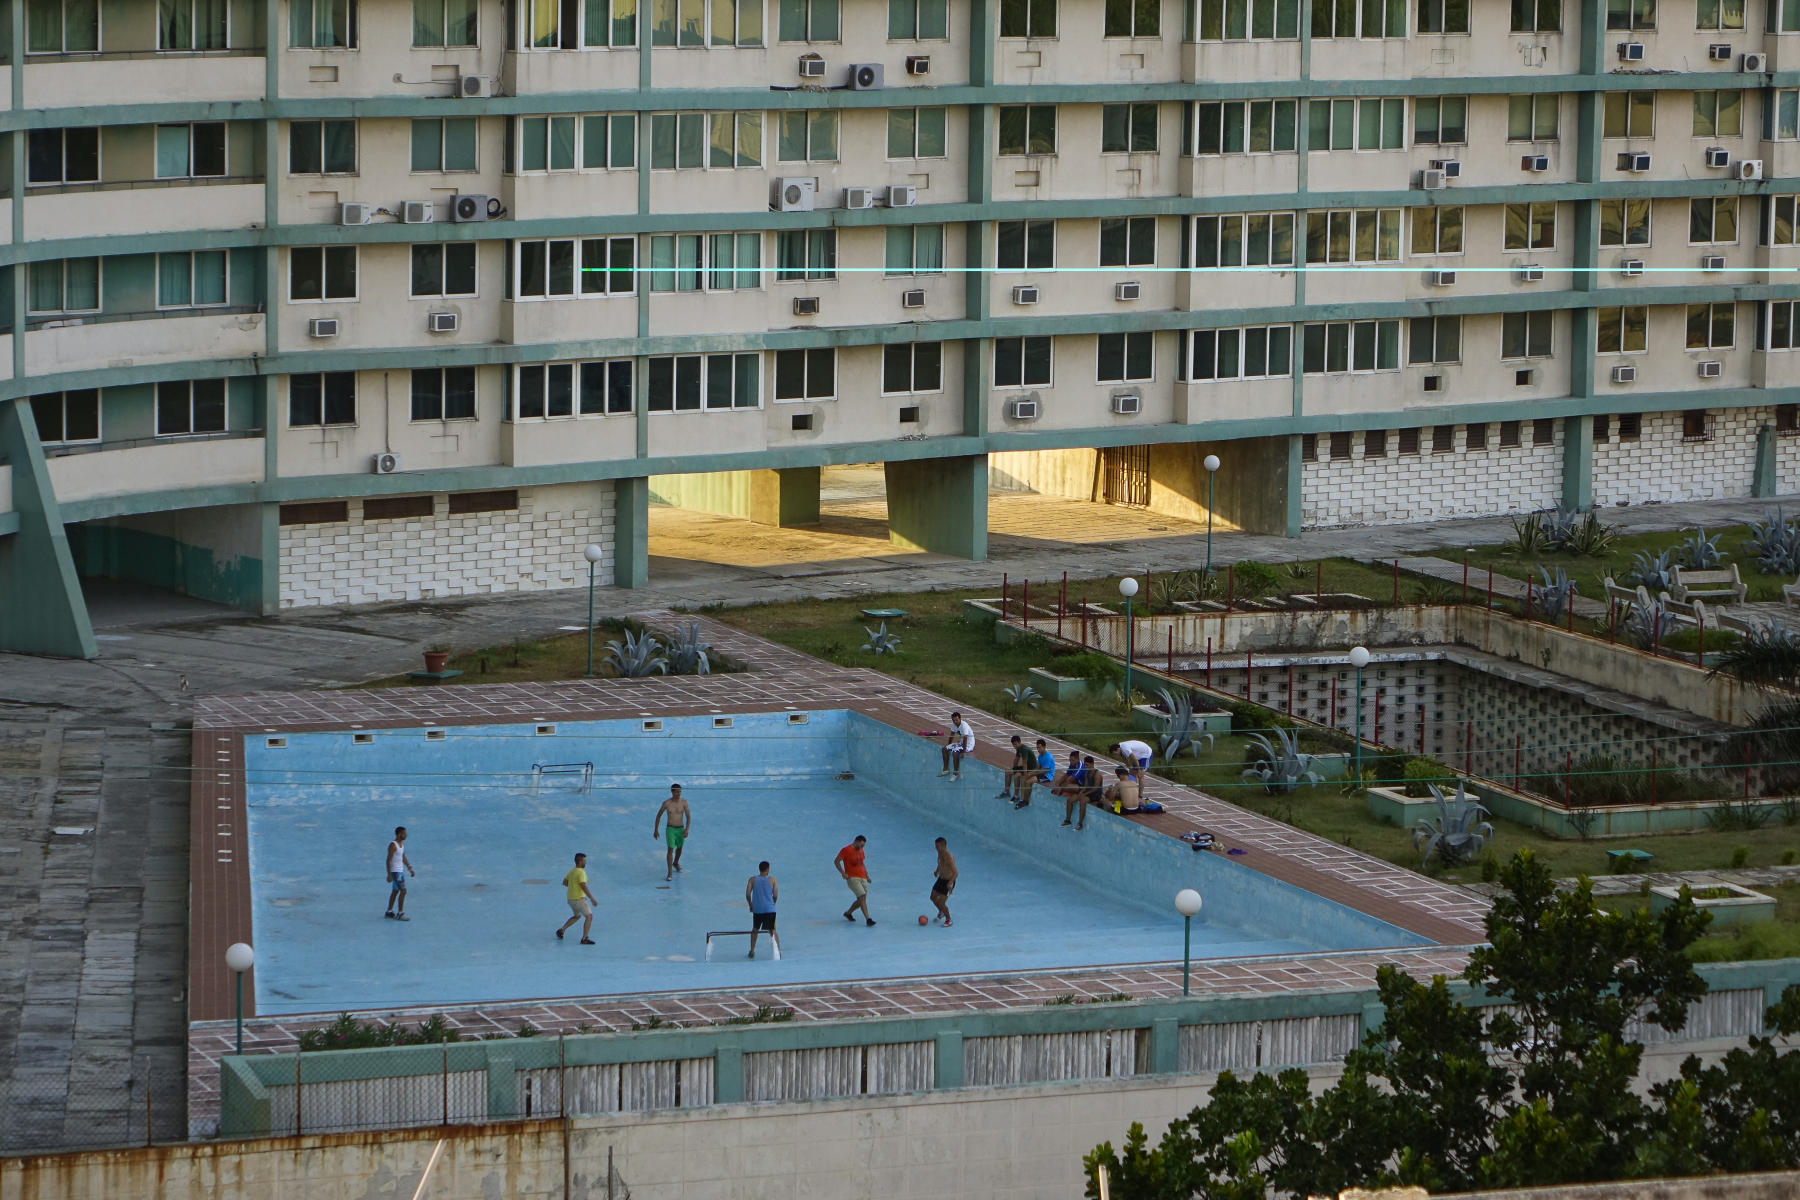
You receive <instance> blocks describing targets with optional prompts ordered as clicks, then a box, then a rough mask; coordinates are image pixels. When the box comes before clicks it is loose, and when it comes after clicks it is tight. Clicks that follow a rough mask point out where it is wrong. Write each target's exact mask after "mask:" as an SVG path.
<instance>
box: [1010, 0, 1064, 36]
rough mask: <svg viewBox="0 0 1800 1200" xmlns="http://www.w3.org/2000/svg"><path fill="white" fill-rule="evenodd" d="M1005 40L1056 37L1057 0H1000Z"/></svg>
mask: <svg viewBox="0 0 1800 1200" xmlns="http://www.w3.org/2000/svg"><path fill="white" fill-rule="evenodd" d="M1000 36H1001V37H1003V38H1022V37H1034V38H1038V37H1043V38H1051V37H1055V36H1056V0H1000Z"/></svg>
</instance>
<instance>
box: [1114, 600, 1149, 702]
mask: <svg viewBox="0 0 1800 1200" xmlns="http://www.w3.org/2000/svg"><path fill="white" fill-rule="evenodd" d="M1137 591H1138V584H1137V580H1135V579H1133V578H1131V577H1130V576H1129V575H1127V576H1126V577H1125V578H1124V579H1121V580H1119V595H1121V596H1123V597H1125V705H1126V709H1127V711H1129V710H1130V706H1131V638H1132V632H1133V622H1132V619H1131V598H1132V597H1133V596H1135V595H1137ZM1152 653H1154V651H1152Z"/></svg>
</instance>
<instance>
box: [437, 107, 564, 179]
mask: <svg viewBox="0 0 1800 1200" xmlns="http://www.w3.org/2000/svg"><path fill="white" fill-rule="evenodd" d="M551 131H552V134H553V145H552V158H551V165H552V166H554V167H556V168H557V169H558V170H569V169H572V168H573V167H574V166H575V118H573V117H558V118H556V120H555V121H553V122H552V123H551ZM565 164H566V165H565ZM474 169H475V118H474V117H452V118H451V119H449V120H447V121H445V122H444V170H446V171H473V170H474Z"/></svg>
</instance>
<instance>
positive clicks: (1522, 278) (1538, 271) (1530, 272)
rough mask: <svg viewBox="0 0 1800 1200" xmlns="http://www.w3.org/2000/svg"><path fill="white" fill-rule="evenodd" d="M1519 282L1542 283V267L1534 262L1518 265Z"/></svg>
mask: <svg viewBox="0 0 1800 1200" xmlns="http://www.w3.org/2000/svg"><path fill="white" fill-rule="evenodd" d="M1519 282H1520V283H1542V282H1544V268H1542V267H1540V266H1537V265H1536V264H1532V265H1530V266H1524V267H1520V268H1519Z"/></svg>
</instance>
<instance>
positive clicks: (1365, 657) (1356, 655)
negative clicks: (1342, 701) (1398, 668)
mask: <svg viewBox="0 0 1800 1200" xmlns="http://www.w3.org/2000/svg"><path fill="white" fill-rule="evenodd" d="M1369 658H1370V654H1369V650H1368V647H1366V646H1356V647H1353V648H1352V649H1351V651H1350V665H1351V666H1353V667H1355V668H1356V781H1357V785H1358V786H1361V784H1362V710H1363V703H1362V673H1363V668H1364V667H1366V666H1368V665H1369Z"/></svg>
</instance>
